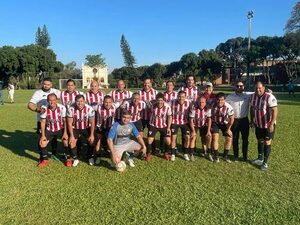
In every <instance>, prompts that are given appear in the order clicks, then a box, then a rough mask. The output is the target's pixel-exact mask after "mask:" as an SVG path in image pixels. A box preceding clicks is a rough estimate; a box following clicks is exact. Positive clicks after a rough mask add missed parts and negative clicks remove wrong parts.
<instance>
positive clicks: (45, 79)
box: [43, 77, 52, 82]
mask: <svg viewBox="0 0 300 225" xmlns="http://www.w3.org/2000/svg"><path fill="white" fill-rule="evenodd" d="M44 81H50V82H52V80H51V78H50V77H45V78H44V79H43V82H44Z"/></svg>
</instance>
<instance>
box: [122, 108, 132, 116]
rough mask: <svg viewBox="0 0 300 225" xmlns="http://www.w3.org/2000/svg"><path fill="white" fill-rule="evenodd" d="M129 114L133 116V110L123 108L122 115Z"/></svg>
mask: <svg viewBox="0 0 300 225" xmlns="http://www.w3.org/2000/svg"><path fill="white" fill-rule="evenodd" d="M127 115H130V116H131V112H130V111H129V110H127V109H123V110H122V116H127Z"/></svg>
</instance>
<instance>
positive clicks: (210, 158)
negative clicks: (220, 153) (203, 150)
mask: <svg viewBox="0 0 300 225" xmlns="http://www.w3.org/2000/svg"><path fill="white" fill-rule="evenodd" d="M207 158H208V160H209V161H211V162H213V161H214V158H213V157H212V155H211V154H208V157H207Z"/></svg>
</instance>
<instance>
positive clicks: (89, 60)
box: [85, 54, 106, 67]
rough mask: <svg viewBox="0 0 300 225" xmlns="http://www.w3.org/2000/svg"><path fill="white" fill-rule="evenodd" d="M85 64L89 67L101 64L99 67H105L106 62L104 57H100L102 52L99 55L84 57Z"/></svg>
mask: <svg viewBox="0 0 300 225" xmlns="http://www.w3.org/2000/svg"><path fill="white" fill-rule="evenodd" d="M85 60H86V62H85V64H86V65H89V66H91V67H93V66H101V67H105V66H106V63H105V58H103V57H102V54H99V55H87V56H86V57H85Z"/></svg>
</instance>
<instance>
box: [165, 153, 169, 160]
mask: <svg viewBox="0 0 300 225" xmlns="http://www.w3.org/2000/svg"><path fill="white" fill-rule="evenodd" d="M164 158H165V160H167V161H169V160H170V157H169V153H167V152H166V153H165V154H164Z"/></svg>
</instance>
